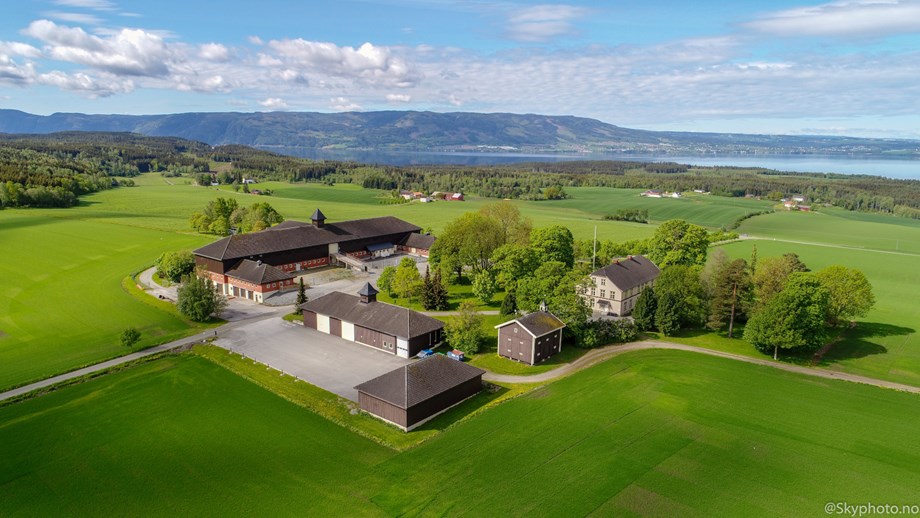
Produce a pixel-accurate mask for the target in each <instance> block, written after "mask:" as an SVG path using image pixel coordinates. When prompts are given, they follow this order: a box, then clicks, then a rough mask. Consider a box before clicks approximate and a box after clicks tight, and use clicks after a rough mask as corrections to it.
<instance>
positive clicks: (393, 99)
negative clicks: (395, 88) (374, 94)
mask: <svg viewBox="0 0 920 518" xmlns="http://www.w3.org/2000/svg"><path fill="white" fill-rule="evenodd" d="M411 100H412V96H411V95H407V94H387V102H388V103H407V102H409V101H411Z"/></svg>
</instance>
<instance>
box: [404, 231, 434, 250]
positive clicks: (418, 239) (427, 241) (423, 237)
mask: <svg viewBox="0 0 920 518" xmlns="http://www.w3.org/2000/svg"><path fill="white" fill-rule="evenodd" d="M434 239H435V238H434V236H431V235H428V234H409V235H408V236H406V239H404V240H403V242H402V243H400V244H401V245H403V246H408V247H411V248H421V249H423V250H431V247H432V245H434Z"/></svg>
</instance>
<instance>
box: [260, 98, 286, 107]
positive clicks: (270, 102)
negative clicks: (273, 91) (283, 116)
mask: <svg viewBox="0 0 920 518" xmlns="http://www.w3.org/2000/svg"><path fill="white" fill-rule="evenodd" d="M259 104H260V105H262V107H264V108H268V109H269V110H284V109H286V108H287V107H288V103H286V102H285V101H284V99H280V98H278V97H269V98H267V99H263V100H261V101H259Z"/></svg>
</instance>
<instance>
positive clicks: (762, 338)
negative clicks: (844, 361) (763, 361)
mask: <svg viewBox="0 0 920 518" xmlns="http://www.w3.org/2000/svg"><path fill="white" fill-rule="evenodd" d="M764 262H766V261H764ZM829 299H830V293H829V292H828V290H827V288H825V287H824V285H822V284H821V281H820V280H818V278H817V277H816V276H815V275H814V274H811V273H804V272H794V273H792V274H791V275H789V278H788V279H787V281H786V284H785V286H784V287H783V289H782V290H781V291H780V292H779V293H778V294H776V296H774V297H773V298H772V299H770V301H769V302H768V303H767V304H766V305H765V306H764V307H763V308H761V309H759V310H757V312H755V313H754V315H753V316H752V317H751V318H750V320H748V323H747V325H746V326H745V328H744V339H745V340H746V341H747V342H749V343H751V345H753V346H754V347H756V348H757V349H758V350H760V351H761V352H764V353H768V354H769V353H770V352H772V353H773V358H774V359H776V358H777V357H778V356H779V350H780V349H785V350H806V351H812V350H816V349H818V348H820V347H821V346H822V345H824V343H825V341H826V340H827V331H826V327H825V319H826V317H827V311H828V303H829Z"/></svg>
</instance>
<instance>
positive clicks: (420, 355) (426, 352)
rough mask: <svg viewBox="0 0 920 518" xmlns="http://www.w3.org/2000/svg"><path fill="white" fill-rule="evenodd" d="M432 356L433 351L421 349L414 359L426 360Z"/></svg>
mask: <svg viewBox="0 0 920 518" xmlns="http://www.w3.org/2000/svg"><path fill="white" fill-rule="evenodd" d="M432 354H434V351H432V350H431V349H422V351H421V352H420V353H418V354H417V355H416V357H418V358H427V357H429V356H431V355H432Z"/></svg>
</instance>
